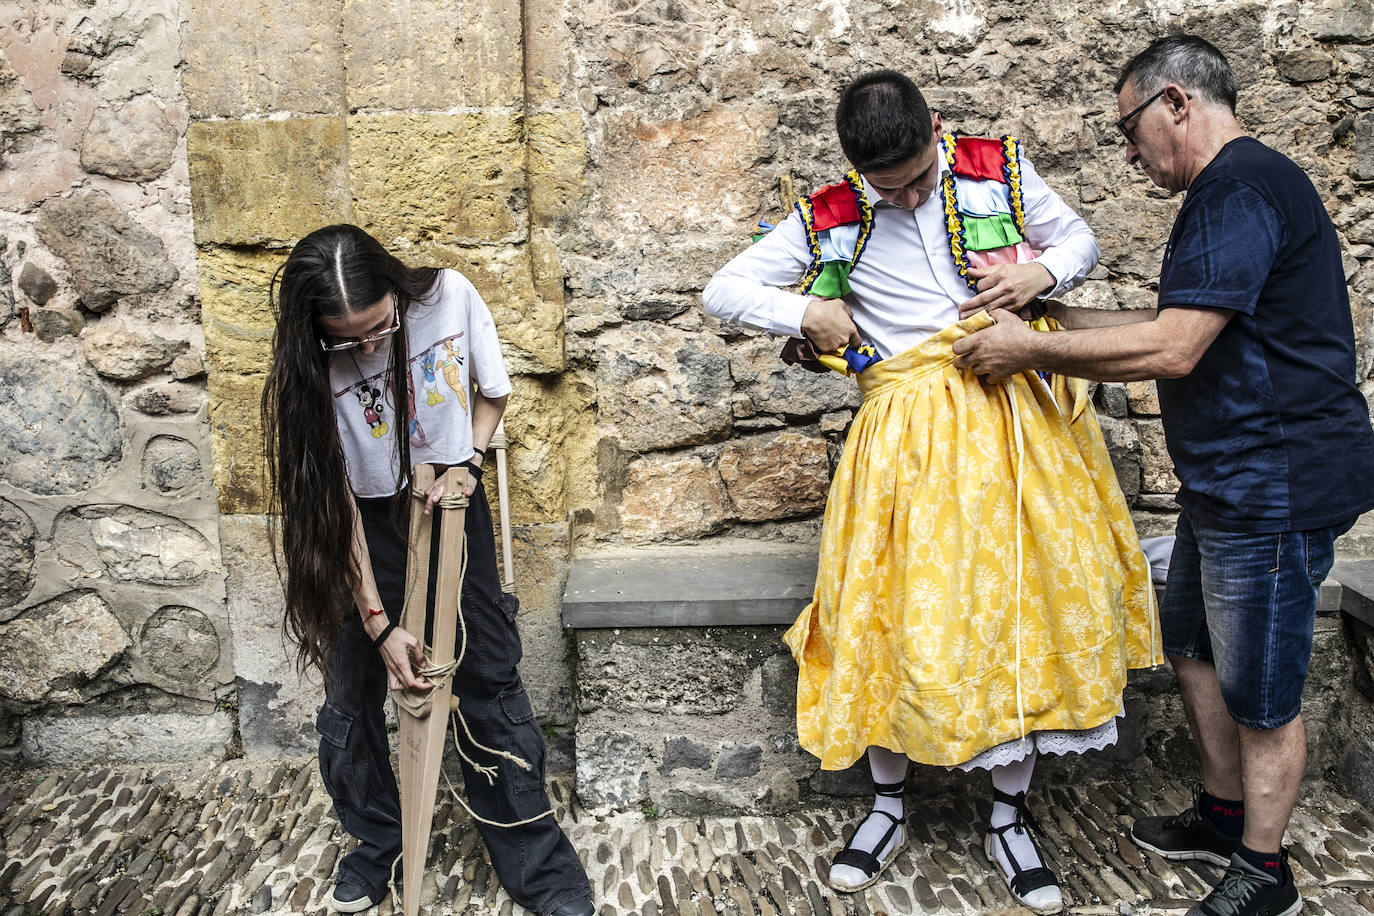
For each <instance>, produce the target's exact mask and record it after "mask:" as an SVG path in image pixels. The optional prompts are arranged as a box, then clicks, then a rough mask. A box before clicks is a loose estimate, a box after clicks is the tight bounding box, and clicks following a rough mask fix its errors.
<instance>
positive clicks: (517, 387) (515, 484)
mask: <svg viewBox="0 0 1374 916" xmlns="http://www.w3.org/2000/svg"><path fill="white" fill-rule="evenodd" d="M512 382H513V390H512V392H511V397H510V401H509V402H507V408H506V416H505V420H506V435H507V437H508V439H509V441H510V448H509V450H508V452H507V455H508V461H509V465H510V488H511V517H512V518H513V519H514V520H515V521H516V522H518V523H521V524H525V523H559V522H562V521H564V520H565V519H566V518H567V516H568V514H569V513H570V512H571V511H572V510H574V509H576V508H578V507H582V506H589V505H592V504H594V503H595V501H596V486H597V479H596V477H595V475H594V474H593V473H592V470H593V469H594V468H595V467H596V425H595V424H596V401H595V395H594V393H593V391H592V389H591V386H590V385H588V384H586V383H585V382H584V381H583V380H581V379H580V378H578V377H577V376H575V375H572V374H568V375H558V376H516V377H514V378H513V379H512Z"/></svg>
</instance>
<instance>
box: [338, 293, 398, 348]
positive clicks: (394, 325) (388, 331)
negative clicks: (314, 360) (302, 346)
mask: <svg viewBox="0 0 1374 916" xmlns="http://www.w3.org/2000/svg"><path fill="white" fill-rule="evenodd" d="M400 329H401V310H400V308H399V307H398V306H397V304H396V294H395V293H392V294H391V327H389V328H383V329H382V330H380V331H378V332H377V333H376V334H369V335H367V336H366V337H353V338H350V339H348V340H341V341H339V342H338V343H329V342H327V341H326V340H325V339H324V338H323V337H321V338H320V349H322V350H324V351H326V352H328V353H334V352H336V351H338V350H351V349H353V348H354V347H357V346H361V345H362V344H365V343H376V342H377V341H379V340H383V339H385V338H387V337H390V336H391V335H392V334H395V333H396V332H397V331H399V330H400Z"/></svg>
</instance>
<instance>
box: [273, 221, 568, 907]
mask: <svg viewBox="0 0 1374 916" xmlns="http://www.w3.org/2000/svg"><path fill="white" fill-rule="evenodd" d="M271 298H272V305H273V309H274V311H275V313H276V316H277V328H276V334H275V336H274V338H273V355H272V368H271V370H270V372H269V373H268V377H267V385H266V390H265V391H264V392H263V399H262V411H263V428H264V442H265V450H266V457H267V462H266V464H267V468H268V474H269V482H270V485H271V488H270V489H271V494H272V505H273V511H274V513H275V514H277V515H279V516H280V533H281V547H280V551H281V553H280V558H281V562H280V564H279V565H280V566H281V568H282V573H283V579H284V584H285V592H286V615H285V627H286V632H287V633H288V635H289V636H290V637H291V639H292V640H293V641H294V642H295V643H296V646H297V653H298V656H297V661H298V664H299V665H300V666H301V667H302V668H312V667H313V668H317V669H319V670H320V671H321V672H322V673H323V674H324V677H325V702H324V706H323V707H322V708H321V709H320V713H319V717H318V718H317V720H316V728H317V729H318V730H319V733H320V774H321V776H322V777H323V780H324V784H325V787H326V788H327V789H328V791H329V794H330V797H331V798H333V800H334V809H335V812H336V813H337V814H338V817H339V821H340V822H341V823H342V824H343V826H344V828H345V829H346V830H348V832H349V833H351V834H353V835H354V836H355V837H357V838H358V845H357V847H356V848H355V849H353V850H352V851H351V852H349V853H348V855H346V856H344V857H343V858H342V859H341V860H340V862H339V865H338V869H337V871H336V873H335V876H334V891H333V897H332V901H331V902H332V904H333V907H334V909H335V910H337V911H339V912H345V913H355V912H361V911H363V910H366V909H368V908H369V907H371V906H373V905H374V904H375V903H377V902H378V901H380V900H381V899H382V897H383V896H384V895H385V893H386V889H387V885H388V882H389V880H390V878H391V874H392V866H393V864H394V863H395V861H396V858H397V855H398V853H399V852H400V848H401V809H400V799H399V793H398V791H397V787H396V779H395V776H394V775H393V773H392V770H391V762H390V750H389V747H388V744H387V735H386V726H385V720H384V714H383V704H384V700H385V697H386V691H387V689H388V688H391V689H399V688H402V687H406V688H422V687H425V686H427V685H428V682H427V681H425V680H423V679H422V678H420V677H418V676H417V675H416V673H415V670H414V668H415V666H416V665H418V664H420V663H422V662H423V661H424V657H423V656H424V649H423V646H422V644H421V642H420V638H422V637H423V636H424V634H422V633H408V632H406V631H405V630H403V629H401V628H400V627H397V626H392V624H394V623H396V621H398V620H399V619H400V614H401V608H402V604H403V602H404V593H405V589H406V537H405V536H404V535H403V534H402V533H401V532H404V531H406V530H407V529H406V522H405V516H406V514H407V513H408V511H409V510H410V503H411V501H410V499H409V497H408V496H407V491H408V489H409V485H410V469H411V468H412V467H413V465H414V464H422V463H423V464H435V465H439V466H440V469H442V468H443V467H446V466H447V467H459V466H466V468H467V474H466V486H465V487H464V489H465V491H466V493H467V495H468V496H469V498H470V502H469V505H468V510H467V513H466V536H467V543H468V561H467V568H466V572H465V575H464V578H463V584H462V613H463V618H464V621H465V624H466V638H467V647H466V652H465V653H464V656H463V662H462V664H461V665H460V666H459V668H458V669H457V671H456V672H455V673H454V675H453V694H454V696H455V697H457V698H458V699H459V700H460V703H461V709H462V710H463V714H464V716H465V719H466V722H467V725H468V727H469V729H470V730H471V738H472V739H473V746H472V747H467V748H461V750H463V752H464V753H462V754H460V757H461V758H462V766H463V775H464V783H465V786H466V792H467V795H468V800H469V803H470V805H471V807H472V810H473V811H474V813H476V814H477V815H479V821H478V829H479V830H480V831H481V833H482V838H483V840H485V842H486V844H487V849H488V851H489V852H490V854H491V861H492V865H493V867H494V868H495V870H496V874H497V877H498V878H499V879H500V881H501V883H502V885H503V886H504V887H505V888H506V890H507V892H508V893H509V894H510V895H511V897H512V899H514V900H515V902H517V903H519V904H520V905H521V906H523V907H525V908H526V909H529V910H532V911H534V912H536V913H540V914H558V916H583V914H590V913H592V912H593V909H592V904H591V899H590V896H589V890H588V882H587V875H586V872H585V870H584V869H583V867H582V864H581V862H580V861H578V858H577V854H576V853H575V852H574V850H573V848H572V845H571V844H570V843H569V842H568V839H567V837H566V836H564V834H563V832H562V830H561V829H560V828H559V827H558V824H557V823H556V822H555V821H554V819H553V817H552V816H551V815H550V816H547V817H538V815H540V814H541V813H543V812H547V811H548V809H549V802H548V798H547V797H546V795H545V791H544V740H543V735H542V733H541V732H540V729H539V725H538V723H537V722H535V720H534V713H533V710H532V708H531V706H530V701H529V698H528V696H527V695H526V693H525V688H524V685H523V684H522V683H521V681H520V675H519V673H518V672H517V671H516V664H517V662H518V661H519V660H520V653H521V648H520V635H519V632H518V631H517V629H516V626H515V615H516V611H517V610H518V607H519V605H518V602H516V600H515V598H514V596H511V595H506V594H503V593H502V591H501V587H500V580H499V578H498V575H497V572H496V550H495V543H494V541H493V537H492V524H491V510H490V507H489V506H488V504H487V500H486V497H485V495H484V493H483V490H482V484H481V466H482V459H483V456H484V453H485V452H484V450H485V448H486V445H487V443H488V442H489V441H490V439H491V436H492V433H493V432H495V430H496V425H497V423H498V422H499V421H500V419H501V414H502V412H503V411H504V410H505V404H506V397H507V395H508V394H509V392H510V390H511V385H510V379H509V377H508V376H507V375H506V370H505V365H504V363H503V362H502V359H501V350H500V346H499V343H498V341H497V337H496V328H495V326H494V325H493V324H492V320H491V314H490V313H489V312H488V311H487V308H486V305H485V304H484V303H483V302H482V299H481V297H480V296H478V294H477V291H476V290H475V289H474V288H473V286H472V284H471V283H469V282H468V281H467V279H466V278H465V277H463V275H462V274H460V273H458V272H457V271H454V270H440V269H434V268H409V267H407V266H406V265H405V264H403V263H401V261H400V260H398V259H397V258H396V257H394V256H393V255H391V254H389V253H388V252H387V251H386V250H385V249H384V248H383V247H382V246H381V245H380V244H379V243H378V242H377V241H376V240H375V239H374V238H372V237H371V236H370V235H368V234H367V233H366V232H364V231H363V230H361V229H359V228H357V227H356V226H346V225H341V226H328V227H326V228H324V229H319V230H317V231H315V232H312V233H311V234H310V235H308V236H306V237H305V238H304V239H302V240H301V241H300V242H299V243H298V244H297V245H296V247H295V248H294V249H292V251H291V254H290V256H289V257H288V258H287V260H286V263H285V264H284V265H282V267H281V269H280V270H279V271H278V272H277V275H276V277H274V279H273V294H272V297H271ZM443 491H444V480H443V477H442V476H441V477H440V478H439V480H438V482H437V483H436V484H435V485H434V486H433V487H432V488H431V489H430V490H429V491H428V494H427V499H426V502H425V506H424V510H423V511H424V512H425V513H426V514H429V513H430V512H431V511H432V509H433V507H434V505H435V504H436V503H437V502H438V500H439V497H441V496H442V495H443ZM438 542H439V538H438V535H437V533H436V535H435V537H434V553H433V554H432V555H431V557H430V563H429V567H428V569H427V570H423V571H417V572H419V573H421V574H425V575H428V576H429V577H430V581H431V583H433V582H434V564H435V560H436V557H437V548H438ZM430 591H431V594H430V598H431V601H432V600H433V594H432V592H433V589H432V588H431V590H430ZM464 743H468V742H464ZM493 750H494V751H498V752H501V753H505V754H509V755H512V756H514V757H518V758H520V759H521V760H523V761H526V762H528V763H529V764H530V768H529V769H528V770H526V769H524V768H522V767H519V766H516V765H513V763H512V762H511V761H510V760H509V759H506V758H501V757H497V756H496V755H492V754H491V753H490V751H493ZM484 754H486V755H487V756H488V757H490V758H491V759H489V760H482V759H481V758H482V757H483V755H484ZM469 757H474V758H478V759H479V760H480V762H481V763H482V765H483V766H484V768H485V766H486V765H491V766H495V768H496V771H497V778H496V779H495V780H489V779H487V778H486V777H485V776H484V775H483V774H480V773H478V772H477V771H476V770H475V769H474V768H473V766H472V764H470V762H469V759H468V758H469ZM482 819H485V820H486V821H490V822H491V823H483V821H482ZM517 822H522V823H519V825H518V826H510V827H503V826H496V825H497V824H515V823H517Z"/></svg>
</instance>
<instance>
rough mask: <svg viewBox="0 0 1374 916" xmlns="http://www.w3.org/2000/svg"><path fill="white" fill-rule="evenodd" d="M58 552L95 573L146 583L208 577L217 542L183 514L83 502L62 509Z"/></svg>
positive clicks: (56, 537)
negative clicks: (186, 521)
mask: <svg viewBox="0 0 1374 916" xmlns="http://www.w3.org/2000/svg"><path fill="white" fill-rule="evenodd" d="M54 541H55V542H56V544H57V549H58V556H59V557H60V558H61V560H62V562H63V563H64V564H65V565H66V566H68V567H69V568H73V569H79V570H81V572H82V573H83V574H84V575H86V576H88V577H91V578H97V577H109V578H111V579H113V580H114V581H116V582H137V583H141V584H144V585H172V586H186V585H199V584H201V583H204V582H205V581H206V580H207V579H208V578H209V577H210V576H211V575H212V574H213V572H214V571H215V570H216V568H217V566H218V563H217V562H216V561H217V557H216V556H215V550H214V545H212V544H211V543H210V542H209V541H208V540H206V538H205V536H204V535H203V534H201V533H200V532H199V531H197V530H196V529H195V528H193V527H191V526H190V525H188V524H186V523H185V522H183V521H180V520H179V519H175V518H172V517H171V516H169V515H163V514H161V513H157V512H149V511H147V510H146V509H138V508H135V507H133V506H113V505H93V506H81V507H79V508H76V509H71V510H68V511H66V512H64V513H63V514H62V516H61V517H59V518H58V520H57V531H56V534H55V535H54Z"/></svg>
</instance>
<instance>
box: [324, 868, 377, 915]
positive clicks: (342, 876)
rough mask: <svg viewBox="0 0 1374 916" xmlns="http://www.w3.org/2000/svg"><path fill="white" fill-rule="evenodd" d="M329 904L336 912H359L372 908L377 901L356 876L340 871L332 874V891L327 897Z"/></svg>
mask: <svg viewBox="0 0 1374 916" xmlns="http://www.w3.org/2000/svg"><path fill="white" fill-rule="evenodd" d="M329 905H330V906H331V907H333V908H334V912H336V913H361V912H362V911H363V910H370V909H372V908H373V907H374V906H376V905H377V901H376V900H373V899H372V895H371V894H370V893H369V892H368V890H367V888H366V887H364V886H363V883H362V881H360V880H359V879H358V878H357V876H355V875H353V874H350V873H349V872H344V871H341V872H339V873H338V874H336V875H335V876H334V893H333V894H331V895H330V897H329Z"/></svg>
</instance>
